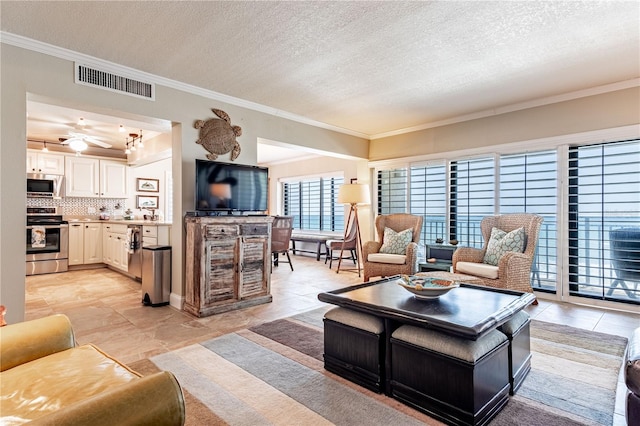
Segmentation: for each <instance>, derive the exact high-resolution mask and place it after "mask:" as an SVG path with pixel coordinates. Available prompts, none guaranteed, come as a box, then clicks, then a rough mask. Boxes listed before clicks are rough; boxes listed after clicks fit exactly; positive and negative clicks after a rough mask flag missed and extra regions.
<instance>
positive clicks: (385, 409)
mask: <svg viewBox="0 0 640 426" xmlns="http://www.w3.org/2000/svg"><path fill="white" fill-rule="evenodd" d="M327 309H328V308H327ZM327 309H325V308H320V309H316V310H314V311H310V312H306V313H303V314H299V315H296V316H293V317H289V318H285V319H281V320H276V321H273V322H269V323H265V324H262V325H259V326H256V327H252V328H251V329H248V330H241V331H238V332H236V333H231V334H226V335H223V336H220V337H217V338H215V339H211V340H208V341H205V342H202V343H200V344H195V345H191V346H187V347H184V348H181V349H178V350H175V351H172V352H168V353H164V354H161V355H158V356H155V357H153V358H151V359H150V360H143V361H138V362H137V363H134V364H132V365H131V367H132V368H134V369H135V370H137V371H139V372H140V373H142V374H149V373H151V372H153V371H157V370H159V369H161V370H169V371H171V372H173V373H174V374H175V375H176V377H177V378H178V381H179V382H180V384H181V385H182V386H183V389H184V391H185V399H186V410H187V424H188V425H224V424H228V425H323V424H326V425H330V424H335V425H363V424H367V425H413V424H416V425H417V424H433V425H436V424H441V423H439V422H438V421H437V420H435V419H432V418H430V417H428V416H427V415H425V414H423V413H421V412H418V411H416V410H414V409H412V408H410V407H408V406H405V405H404V404H402V403H400V402H398V401H396V400H394V399H392V398H389V397H387V396H384V395H380V394H376V393H374V392H370V391H368V390H366V389H364V388H362V387H360V386H358V385H356V384H353V383H351V382H349V381H347V380H345V379H342V378H341V377H338V376H336V375H334V374H332V373H329V372H327V371H325V370H324V368H323V360H322V352H323V350H322V347H323V333H322V318H323V316H324V312H326V310H327ZM626 345H627V340H626V339H625V338H622V337H617V336H612V335H608V334H603V333H595V332H590V331H584V330H580V329H577V328H573V327H567V326H561V325H555V324H549V323H544V322H541V321H535V320H534V321H532V323H531V350H532V355H533V358H532V370H531V372H530V373H529V375H528V376H527V378H526V380H525V381H524V383H523V384H522V386H521V388H520V389H519V390H518V392H517V394H516V395H515V396H513V397H510V399H509V402H508V403H507V405H506V407H505V408H504V409H503V410H502V411H501V412H500V413H499V414H498V416H496V418H495V419H493V421H492V422H491V424H492V425H498V426H502V425H532V424H545V425H561V426H565V425H566V426H569V425H611V424H612V423H613V412H614V405H615V391H616V384H617V378H618V374H619V371H620V367H621V363H622V357H623V355H624V350H625V348H626Z"/></svg>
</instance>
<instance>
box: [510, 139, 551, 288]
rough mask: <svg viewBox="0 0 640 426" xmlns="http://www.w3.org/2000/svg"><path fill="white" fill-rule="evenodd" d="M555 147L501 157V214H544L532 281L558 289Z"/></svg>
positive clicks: (545, 286) (535, 286)
mask: <svg viewBox="0 0 640 426" xmlns="http://www.w3.org/2000/svg"><path fill="white" fill-rule="evenodd" d="M557 161H558V155H557V151H556V150H549V151H539V152H532V153H520V154H513V155H502V156H501V157H500V196H499V201H500V214H506V213H523V212H526V213H535V214H538V215H540V216H542V217H543V218H544V222H542V226H541V228H540V234H539V237H538V245H537V251H536V257H535V258H534V261H533V265H532V268H531V278H532V280H531V281H532V282H531V285H532V286H533V287H534V288H536V289H547V290H553V291H555V290H556V281H557V278H558V276H557V262H558V259H557V255H558V253H557V237H558V235H557V230H558V228H557V222H558V220H557V211H558V203H557V198H558V196H557V194H558V166H557Z"/></svg>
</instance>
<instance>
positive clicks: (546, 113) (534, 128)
mask: <svg viewBox="0 0 640 426" xmlns="http://www.w3.org/2000/svg"><path fill="white" fill-rule="evenodd" d="M638 123H640V88H638V87H635V88H630V89H625V90H619V91H616V92H610V93H605V94H601V95H596V96H589V97H585V98H580V99H574V100H571V101H565V102H560V103H556V104H551V105H545V106H540V107H536V108H529V109H526V110H521V111H515V112H510V113H505V114H500V115H495V116H491V117H486V118H481V119H476V120H470V121H466V122H462V123H456V124H451V125H447V126H441V127H435V128H431V129H426V130H421V131H417V132H413V133H407V134H403V135H398V136H392V137H388V138H383V139H376V140H372V141H371V143H370V147H369V160H371V161H376V160H386V159H390V158H402V157H410V156H415V155H427V154H434V153H439V152H447V151H458V150H465V149H471V148H479V147H483V146H487V145H500V144H505V143H511V142H522V141H530V140H535V139H541V138H548V137H553V136H561V135H568V134H573V133H581V132H587V131H592V130H601V129H609V128H614V127H622V126H627V125H632V124H638Z"/></svg>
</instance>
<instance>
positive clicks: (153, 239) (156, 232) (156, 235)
mask: <svg viewBox="0 0 640 426" xmlns="http://www.w3.org/2000/svg"><path fill="white" fill-rule="evenodd" d="M170 231H171V227H170V226H164V225H144V226H143V227H142V247H148V246H157V245H161V246H168V245H171V241H170V239H169V233H170Z"/></svg>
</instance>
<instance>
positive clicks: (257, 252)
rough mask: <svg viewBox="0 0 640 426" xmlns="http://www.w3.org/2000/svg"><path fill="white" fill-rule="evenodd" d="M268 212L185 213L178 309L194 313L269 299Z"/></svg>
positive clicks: (270, 221)
mask: <svg viewBox="0 0 640 426" xmlns="http://www.w3.org/2000/svg"><path fill="white" fill-rule="evenodd" d="M272 222H273V217H270V216H206V217H197V216H187V217H186V218H185V227H186V235H187V241H186V242H187V244H186V274H185V281H186V283H185V284H186V292H185V305H184V310H185V311H187V312H189V313H190V314H193V315H196V316H198V317H203V316H207V315H213V314H217V313H221V312H226V311H230V310H233V309H240V308H245V307H248V306H254V305H259V304H262V303H269V302H271V300H272V296H271V274H270V267H271V223H272Z"/></svg>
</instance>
